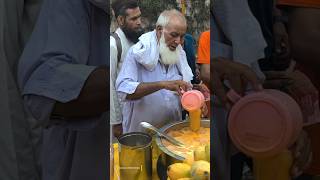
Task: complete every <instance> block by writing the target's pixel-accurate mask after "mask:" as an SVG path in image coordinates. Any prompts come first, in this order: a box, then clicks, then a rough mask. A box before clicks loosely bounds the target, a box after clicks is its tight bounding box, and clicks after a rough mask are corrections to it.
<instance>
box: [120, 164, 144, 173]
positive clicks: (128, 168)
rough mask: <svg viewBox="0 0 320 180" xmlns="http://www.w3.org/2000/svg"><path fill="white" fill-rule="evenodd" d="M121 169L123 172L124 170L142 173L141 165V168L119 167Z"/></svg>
mask: <svg viewBox="0 0 320 180" xmlns="http://www.w3.org/2000/svg"><path fill="white" fill-rule="evenodd" d="M119 169H120V170H121V171H124V170H136V171H140V172H141V171H142V165H140V167H119Z"/></svg>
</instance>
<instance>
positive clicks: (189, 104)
mask: <svg viewBox="0 0 320 180" xmlns="http://www.w3.org/2000/svg"><path fill="white" fill-rule="evenodd" d="M181 104H182V107H183V108H184V109H185V110H187V111H189V112H190V111H195V110H198V109H200V108H201V107H202V106H203V104H204V96H203V94H202V93H201V92H200V91H198V90H190V91H187V92H185V93H183V95H182V97H181Z"/></svg>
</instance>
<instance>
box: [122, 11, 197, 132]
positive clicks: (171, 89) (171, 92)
mask: <svg viewBox="0 0 320 180" xmlns="http://www.w3.org/2000/svg"><path fill="white" fill-rule="evenodd" d="M186 29H187V23H186V19H185V17H184V16H183V15H182V14H181V13H180V12H179V11H177V10H166V11H163V12H162V13H161V14H160V16H159V18H158V20H157V23H156V29H155V30H154V31H152V32H148V33H145V34H143V35H142V36H141V37H140V38H139V42H138V43H137V44H135V45H133V46H132V47H131V49H130V50H129V51H128V54H127V57H126V59H125V60H124V63H123V65H122V69H121V71H120V73H119V75H118V78H117V81H116V87H117V91H118V93H119V96H120V100H121V101H123V111H122V113H123V124H122V125H123V132H124V133H126V132H133V131H142V127H140V125H139V124H140V122H142V121H145V122H149V123H151V124H153V125H154V126H156V127H162V126H163V125H165V124H168V123H172V122H175V121H180V120H181V104H180V97H179V96H180V95H181V90H187V89H188V88H190V87H191V84H190V81H191V80H192V78H193V74H192V71H191V69H190V67H189V65H188V63H187V59H186V54H185V52H184V50H183V49H182V47H181V44H182V41H183V38H184V34H185V33H186Z"/></svg>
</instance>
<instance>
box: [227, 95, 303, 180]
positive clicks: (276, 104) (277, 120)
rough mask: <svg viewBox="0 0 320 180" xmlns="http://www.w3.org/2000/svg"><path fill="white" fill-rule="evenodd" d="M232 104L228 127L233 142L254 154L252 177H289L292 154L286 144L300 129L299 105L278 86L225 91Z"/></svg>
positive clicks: (276, 179) (267, 179) (279, 179)
mask: <svg viewBox="0 0 320 180" xmlns="http://www.w3.org/2000/svg"><path fill="white" fill-rule="evenodd" d="M228 98H229V99H230V100H231V101H233V102H234V103H235V104H234V106H233V107H232V109H231V111H230V114H229V118H228V121H229V124H228V130H229V135H230V138H231V140H232V141H233V143H234V144H235V146H236V147H237V148H238V149H239V150H240V151H242V152H244V153H245V154H247V155H249V156H251V157H252V158H253V167H254V177H255V180H271V179H272V180H291V176H290V173H289V170H290V167H291V165H292V156H291V153H290V151H288V150H287V149H288V147H290V146H291V145H292V144H293V143H294V142H295V140H296V139H297V137H298V135H299V133H300V131H301V129H302V123H303V118H302V113H301V110H300V107H299V105H298V104H297V103H296V102H295V101H294V100H293V99H292V98H291V97H290V96H289V95H287V94H285V93H283V92H281V91H278V90H271V89H268V90H263V91H261V92H256V93H251V94H248V95H246V96H244V97H240V96H239V95H238V94H237V93H236V92H235V91H233V90H231V91H229V92H228Z"/></svg>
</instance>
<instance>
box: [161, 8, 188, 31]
mask: <svg viewBox="0 0 320 180" xmlns="http://www.w3.org/2000/svg"><path fill="white" fill-rule="evenodd" d="M173 16H175V17H178V18H180V19H181V20H182V21H183V22H184V23H185V24H187V20H186V18H185V17H184V15H183V14H182V13H181V12H180V11H178V10H176V9H171V10H164V11H163V12H162V13H161V14H160V16H159V17H158V20H157V23H156V26H161V27H163V28H165V27H166V26H167V25H168V24H169V22H170V18H171V17H173Z"/></svg>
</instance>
